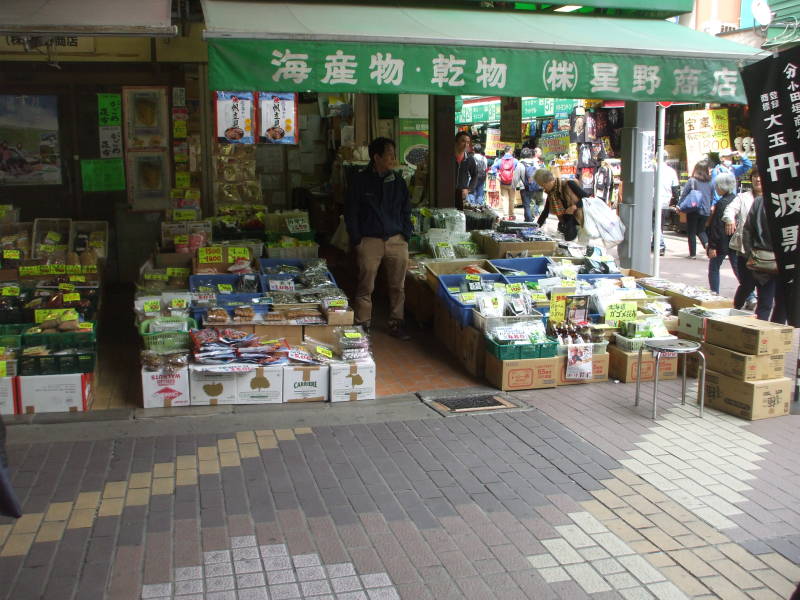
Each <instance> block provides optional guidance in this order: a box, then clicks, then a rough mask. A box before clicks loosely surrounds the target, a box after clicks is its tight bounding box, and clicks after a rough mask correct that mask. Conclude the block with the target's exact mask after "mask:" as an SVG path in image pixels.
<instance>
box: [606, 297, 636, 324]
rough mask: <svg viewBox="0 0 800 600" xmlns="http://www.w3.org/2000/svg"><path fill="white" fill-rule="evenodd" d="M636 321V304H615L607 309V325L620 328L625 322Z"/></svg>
mask: <svg viewBox="0 0 800 600" xmlns="http://www.w3.org/2000/svg"><path fill="white" fill-rule="evenodd" d="M635 320H636V302H614V303H613V304H609V305H608V308H607V309H606V324H607V325H611V326H612V327H618V326H619V324H620V323H624V322H625V321H635Z"/></svg>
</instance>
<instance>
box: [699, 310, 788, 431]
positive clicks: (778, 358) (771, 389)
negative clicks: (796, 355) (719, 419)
mask: <svg viewBox="0 0 800 600" xmlns="http://www.w3.org/2000/svg"><path fill="white" fill-rule="evenodd" d="M793 338H794V328H792V327H788V326H785V325H778V324H775V323H770V322H768V321H760V320H757V319H753V318H751V317H743V316H733V317H713V318H710V319H708V321H707V322H706V342H705V343H704V344H703V352H704V354H705V356H706V360H707V363H706V364H707V368H708V372H707V373H706V383H705V393H706V395H705V403H706V406H710V407H712V408H716V409H718V410H721V411H723V412H726V413H730V414H732V415H736V416H738V417H742V418H744V419H750V420H755V419H765V418H767V417H778V416H783V415H788V414H789V404H790V402H791V397H792V388H793V386H792V380H791V379H789V378H788V377H784V366H785V362H786V353H787V352H789V351H790V350H791V348H792V342H793Z"/></svg>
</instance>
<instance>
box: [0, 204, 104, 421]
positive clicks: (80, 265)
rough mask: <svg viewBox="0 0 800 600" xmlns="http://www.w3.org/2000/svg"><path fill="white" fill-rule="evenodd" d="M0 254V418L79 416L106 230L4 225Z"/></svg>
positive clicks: (93, 349)
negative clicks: (62, 413) (47, 414)
mask: <svg viewBox="0 0 800 600" xmlns="http://www.w3.org/2000/svg"><path fill="white" fill-rule="evenodd" d="M2 246H3V250H2V270H0V280H2V283H0V347H1V348H2V352H1V354H2V356H1V357H0V413H2V414H20V413H23V414H32V413H41V412H60V411H83V410H86V409H87V406H88V405H89V403H90V402H91V382H92V377H93V374H94V371H95V366H96V364H97V342H96V322H97V314H98V312H99V310H100V297H101V288H100V276H99V273H100V272H102V265H103V263H104V260H105V257H107V256H108V226H107V224H106V223H105V222H91V221H72V220H70V219H37V220H36V221H35V222H34V223H33V225H32V226H31V224H29V223H28V224H26V223H6V224H3V225H2Z"/></svg>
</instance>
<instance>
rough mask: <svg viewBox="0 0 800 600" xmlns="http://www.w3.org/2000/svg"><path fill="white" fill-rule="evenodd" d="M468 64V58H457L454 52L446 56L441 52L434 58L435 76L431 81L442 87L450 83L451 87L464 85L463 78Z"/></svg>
mask: <svg viewBox="0 0 800 600" xmlns="http://www.w3.org/2000/svg"><path fill="white" fill-rule="evenodd" d="M466 64H467V59H466V58H456V57H455V56H453V55H452V54H451V55H450V56H445V55H444V54H439V56H437V57H436V58H434V59H433V77H432V78H431V83H432V84H435V85H438V86H439V87H442V86H444V85H448V86H451V87H461V86H463V85H464V80H463V79H462V78H461V76H462V75H464V65H466Z"/></svg>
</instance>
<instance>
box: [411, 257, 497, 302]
mask: <svg viewBox="0 0 800 600" xmlns="http://www.w3.org/2000/svg"><path fill="white" fill-rule="evenodd" d="M470 265H476V266H477V267H479V268H481V269H483V270H484V271H486V272H487V273H497V269H495V268H494V266H492V264H491V263H490V262H489V261H488V260H483V259H480V258H459V259H456V260H437V261H427V262H426V263H425V275H426V278H427V281H428V286H430V288H431V289H432V290H433V292H434V294H438V293H439V285H440V284H439V275H453V274H463V273H464V267H468V266H470Z"/></svg>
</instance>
